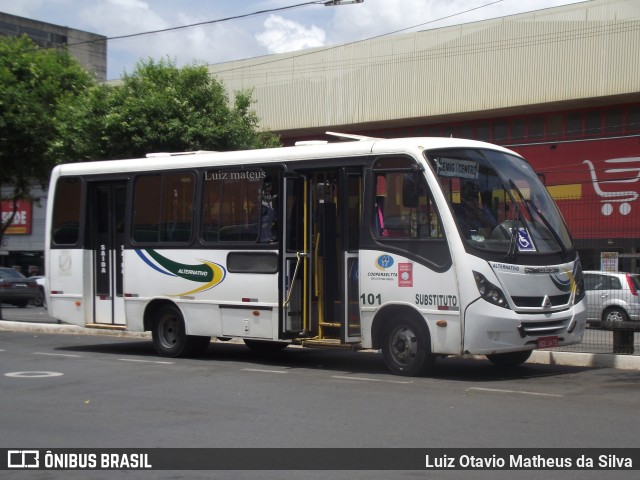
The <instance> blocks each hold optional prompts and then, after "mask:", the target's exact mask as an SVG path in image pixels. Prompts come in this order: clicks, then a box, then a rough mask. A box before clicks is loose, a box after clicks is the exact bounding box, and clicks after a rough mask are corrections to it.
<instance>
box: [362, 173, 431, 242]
mask: <svg viewBox="0 0 640 480" xmlns="http://www.w3.org/2000/svg"><path fill="white" fill-rule="evenodd" d="M375 202H376V204H375V208H374V212H375V218H374V225H375V232H376V236H378V237H383V238H404V239H418V238H442V237H443V233H442V228H441V226H440V220H439V217H438V215H437V212H436V208H435V204H434V202H433V200H432V199H431V196H430V195H429V194H428V189H427V186H426V183H425V181H424V178H423V177H422V176H421V175H416V174H414V173H407V172H387V173H385V174H378V175H376V200H375Z"/></svg>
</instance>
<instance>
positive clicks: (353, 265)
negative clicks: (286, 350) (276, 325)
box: [280, 168, 362, 346]
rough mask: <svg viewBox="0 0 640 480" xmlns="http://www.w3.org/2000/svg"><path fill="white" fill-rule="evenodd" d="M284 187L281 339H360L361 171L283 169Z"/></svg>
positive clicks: (343, 341) (330, 341) (309, 341)
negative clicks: (286, 171)
mask: <svg viewBox="0 0 640 480" xmlns="http://www.w3.org/2000/svg"><path fill="white" fill-rule="evenodd" d="M282 191H283V196H284V198H285V201H284V202H282V205H283V207H282V208H284V210H283V211H282V212H281V218H283V219H285V221H284V222H283V224H284V225H282V226H281V229H282V230H281V238H282V239H283V241H282V245H281V248H282V256H281V258H282V275H281V289H280V291H281V306H282V308H281V312H282V316H281V318H282V321H281V325H282V331H281V335H282V338H299V339H301V340H302V341H303V343H304V344H305V345H308V346H313V345H318V346H326V345H340V344H348V343H357V342H359V341H360V310H359V302H358V295H359V287H358V256H359V253H358V251H359V249H358V242H359V225H360V222H361V213H360V212H361V206H362V173H361V170H360V169H356V168H339V169H335V168H334V169H323V170H314V171H313V172H309V171H305V175H304V176H302V175H296V174H292V173H285V174H284V179H283V190H282Z"/></svg>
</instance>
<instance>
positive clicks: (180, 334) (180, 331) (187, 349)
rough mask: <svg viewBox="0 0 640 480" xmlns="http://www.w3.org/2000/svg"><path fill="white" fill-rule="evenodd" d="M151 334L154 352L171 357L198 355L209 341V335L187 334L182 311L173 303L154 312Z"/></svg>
mask: <svg viewBox="0 0 640 480" xmlns="http://www.w3.org/2000/svg"><path fill="white" fill-rule="evenodd" d="M151 336H152V338H153V346H154V347H155V349H156V352H158V354H159V355H161V356H163V357H173V358H175V357H187V356H195V355H200V354H202V353H204V351H205V350H206V349H207V347H208V346H209V342H210V341H211V337H202V336H196V335H187V333H186V329H185V326H184V319H183V318H182V313H180V310H178V308H177V307H175V306H173V305H166V306H164V307H162V308H160V309H159V310H158V311H157V312H156V315H155V320H154V322H153V329H152V331H151Z"/></svg>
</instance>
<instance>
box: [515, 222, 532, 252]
mask: <svg viewBox="0 0 640 480" xmlns="http://www.w3.org/2000/svg"><path fill="white" fill-rule="evenodd" d="M518 250H519V251H521V252H535V251H536V247H535V245H534V244H533V240H531V236H530V235H529V232H528V231H527V229H526V228H523V227H520V228H518Z"/></svg>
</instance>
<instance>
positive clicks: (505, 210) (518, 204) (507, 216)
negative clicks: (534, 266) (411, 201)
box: [428, 149, 572, 257]
mask: <svg viewBox="0 0 640 480" xmlns="http://www.w3.org/2000/svg"><path fill="white" fill-rule="evenodd" d="M428 157H429V161H430V163H431V166H432V167H433V170H434V172H435V173H436V175H437V177H438V180H439V182H440V185H441V187H442V189H443V192H444V193H445V195H446V196H447V198H448V200H449V202H450V204H451V206H452V211H453V213H454V218H455V220H456V223H457V226H458V230H459V231H460V235H461V237H462V238H463V239H464V241H465V242H466V243H467V245H471V246H473V247H475V248H479V249H484V250H491V251H494V252H501V253H504V254H505V255H506V256H507V257H513V256H515V255H516V254H517V253H525V254H526V253H530V254H531V253H552V252H563V253H564V252H566V251H567V250H568V249H570V248H571V244H572V241H571V236H570V234H569V231H568V230H567V227H566V225H565V223H564V220H563V218H562V215H561V214H560V212H559V210H558V208H557V207H556V205H555V203H554V202H553V200H552V199H551V196H550V195H549V193H548V192H547V190H546V189H545V188H544V186H543V185H542V183H541V182H540V179H539V178H538V176H537V175H536V173H535V172H534V171H533V169H532V168H531V166H530V165H529V164H528V163H527V162H526V161H525V160H523V159H521V158H519V157H517V156H514V155H509V154H507V153H503V152H498V151H493V150H480V149H477V150H476V149H473V150H472V149H464V150H442V151H437V152H433V151H432V152H430V153H429V154H428Z"/></svg>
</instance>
